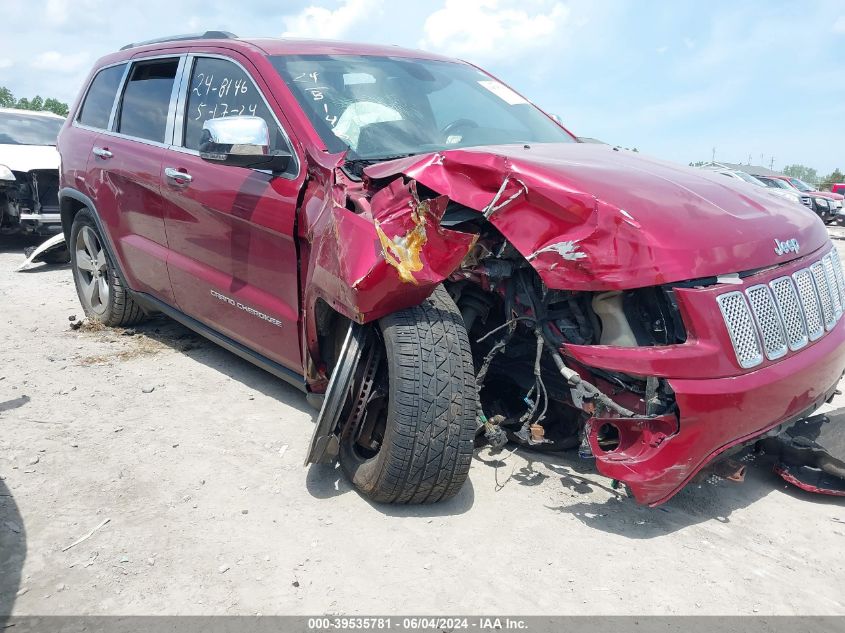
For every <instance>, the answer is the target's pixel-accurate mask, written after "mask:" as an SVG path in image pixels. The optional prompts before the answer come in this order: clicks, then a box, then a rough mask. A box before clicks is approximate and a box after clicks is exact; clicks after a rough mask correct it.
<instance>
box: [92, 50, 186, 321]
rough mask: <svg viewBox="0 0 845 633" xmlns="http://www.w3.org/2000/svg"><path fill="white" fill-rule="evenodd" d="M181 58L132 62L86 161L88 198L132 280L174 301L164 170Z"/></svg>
mask: <svg viewBox="0 0 845 633" xmlns="http://www.w3.org/2000/svg"><path fill="white" fill-rule="evenodd" d="M184 63H185V56H184V55H182V56H178V55H167V56H156V57H150V58H143V59H136V60H133V61H132V64H131V66H130V67H129V68H128V71H127V73H126V75H125V77H124V81H123V86H122V90H121V94H120V100H119V102H118V104H117V108H116V111H115V113H114V115H113V117H112V123H111V126H110V129H109V130H106V131H104V132H103V133H101V134H100V136H98V137H97V138H96V139H95V141H94V146H93V148H92V150H91V152H92V157H91V159H90V160H89V162H88V178H89V183H90V187H91V189H92V198H93V199H94V202H95V204H96V206H97V211H98V213H99V214H100V217H101V219H102V220H103V222H104V223H105V225H106V227H107V230H108V231H109V233H110V235H111V239H112V242H113V245H114V248H115V250H116V251H117V253H116V254H117V257H118V259H119V260H120V264H121V267H122V270H123V273H124V274H125V276H126V278H127V281H128V282H129V285H130V287H131V288H132V289H133V290H137V291H141V292H146V293H149V294H151V295H153V296H155V297H157V298H158V299H161V300H162V301H165V302H166V303H169V304H171V305H172V304H174V297H173V291H172V288H171V286H170V279H169V278H168V276H167V263H166V260H167V254H168V250H167V237H166V235H165V230H164V207H165V205H164V201H163V200H162V197H161V170H162V161H163V160H164V156H165V153H166V148H167V146H168V145H169V143H170V141H171V140H172V135H173V117H174V113H175V109H176V95H177V93H178V83H177V81H176V78H177V77H179V76H180V71H181V68H182V66H183V64H184Z"/></svg>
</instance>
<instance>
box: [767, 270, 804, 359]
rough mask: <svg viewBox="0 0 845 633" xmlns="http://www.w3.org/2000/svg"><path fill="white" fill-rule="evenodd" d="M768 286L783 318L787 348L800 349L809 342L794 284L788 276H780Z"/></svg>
mask: <svg viewBox="0 0 845 633" xmlns="http://www.w3.org/2000/svg"><path fill="white" fill-rule="evenodd" d="M769 286H770V287H771V289H772V293H773V294H774V296H775V302H776V303H777V307H778V312H780V315H781V317H782V318H783V329H784V330H785V331H786V342H787V343H788V344H789V349H791V350H792V351H793V352H794V351H795V350H797V349H801V348H802V347H804V346H805V345H806V344H807V343H808V342H809V337H808V336H807V324H806V322H805V321H804V313H803V311H802V310H801V304H800V303H798V291H797V290H796V289H795V284H794V283H793V281H792V279H791V278H789V277H780V278H779V279H775V280H774V281H772V282H771V283H769Z"/></svg>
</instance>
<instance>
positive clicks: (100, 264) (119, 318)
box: [68, 208, 146, 326]
mask: <svg viewBox="0 0 845 633" xmlns="http://www.w3.org/2000/svg"><path fill="white" fill-rule="evenodd" d="M68 246H69V248H68V250H70V260H71V267H72V268H73V280H74V282H75V283H76V294H77V295H78V296H79V302H80V303H81V304H82V309H83V310H84V311H85V315H86V316H87V317H88V318H89V319H92V320H95V321H100V322H101V323H103V324H105V325H110V326H123V325H135V324H136V323H140V322H141V321H143V320H144V319H145V318H146V313H145V312H144V311H143V310H142V309H141V307H140V306H139V305H138V304H137V303H135V301H134V300H133V299H132V297H131V295H130V294H129V292H128V291H127V289H126V288H125V287H124V285H123V283H122V282H121V280H120V277H119V276H118V274H117V269H116V268H115V265H114V262H112V261H111V258H110V257H109V254H108V251H107V250H106V248H105V242H104V240H103V236H102V235H101V234H100V230H99V229H98V228H97V223H96V222H95V220H94V215H93V214H92V213H91V211H89V210H88V209H87V208H85V209H80V210H79V212H78V213H77V214H76V216H75V217H74V219H73V225H72V226H71V229H70V243H69V245H68Z"/></svg>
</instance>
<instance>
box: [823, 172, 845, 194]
mask: <svg viewBox="0 0 845 633" xmlns="http://www.w3.org/2000/svg"><path fill="white" fill-rule="evenodd" d="M837 182H845V174H843V173H842V172H841V171H839V168H838V167H837V168H836V169H834V170H833V171H832V172H830V173H829V174H828V175H827V176H825V177H824V178H822V181H821V182H820V183H819V189H827V190H830V188H831V187H832V186H833V185H834V184H835V183H837Z"/></svg>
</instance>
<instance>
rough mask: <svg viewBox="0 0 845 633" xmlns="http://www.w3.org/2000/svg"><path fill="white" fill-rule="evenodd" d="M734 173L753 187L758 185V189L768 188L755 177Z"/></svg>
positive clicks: (739, 172) (740, 172)
mask: <svg viewBox="0 0 845 633" xmlns="http://www.w3.org/2000/svg"><path fill="white" fill-rule="evenodd" d="M734 173H736V175H737V176H739V177H740V178H742V179H743V180H744V181H745V182H750V183H751V184H752V185H757V186H758V187H765V186H766V185H764V184H763V183H762V182H760V181H759V180H757V179H756V178H755V177H754V176H752V175H751V174H746V173H745V172H744V171H737V172H734Z"/></svg>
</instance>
